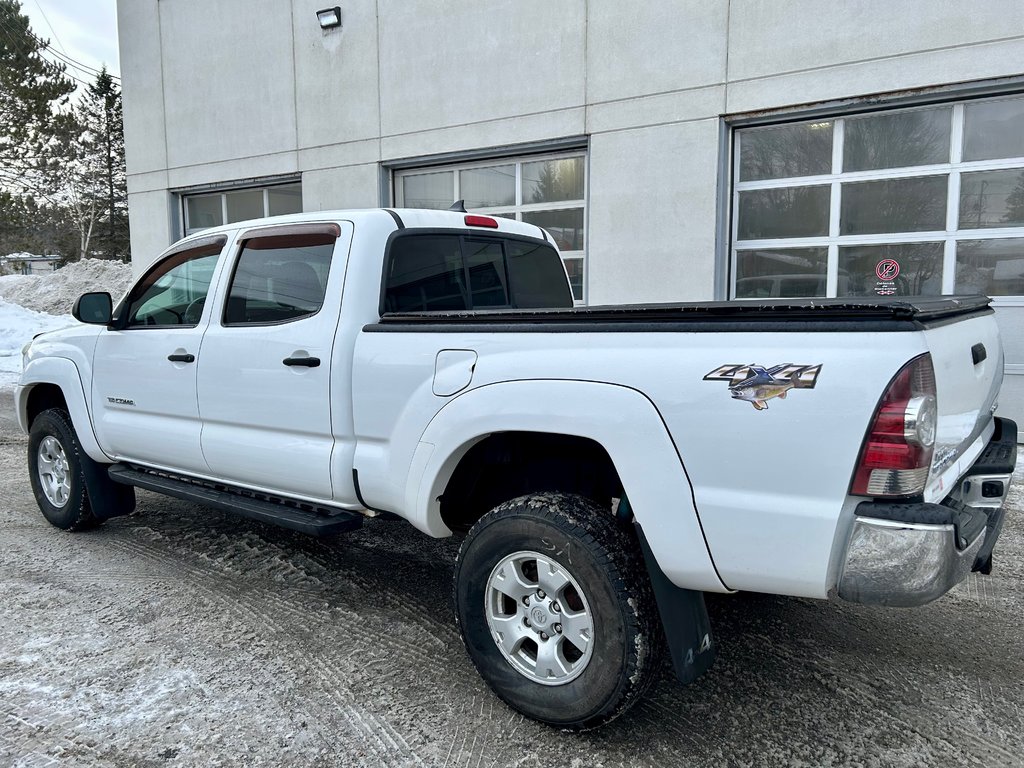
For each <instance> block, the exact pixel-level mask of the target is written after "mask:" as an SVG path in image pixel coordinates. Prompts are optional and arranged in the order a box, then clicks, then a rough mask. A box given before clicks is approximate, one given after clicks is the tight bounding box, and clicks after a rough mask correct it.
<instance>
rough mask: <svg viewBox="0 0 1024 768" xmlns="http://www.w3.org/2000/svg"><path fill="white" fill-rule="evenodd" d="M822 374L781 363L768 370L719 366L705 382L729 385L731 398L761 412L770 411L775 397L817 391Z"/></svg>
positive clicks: (808, 367) (815, 368)
mask: <svg viewBox="0 0 1024 768" xmlns="http://www.w3.org/2000/svg"><path fill="white" fill-rule="evenodd" d="M819 373H821V363H818V364H817V365H797V364H794V363H782V364H780V365H773V366H772V367H771V368H766V367H764V366H761V365H753V364H748V363H728V364H726V365H720V366H718V367H717V368H715V370H713V371H711V372H710V373H709V374H707V375H706V376H705V377H704V381H728V382H730V383H729V394H731V395H732V396H733V398H734V399H735V400H745V401H746V402H748V403H750V404H751V405H753V406H754V408H755V409H756V410H758V411H763V410H765V409H766V408H767V407H768V401H769V400H771V399H772V398H773V397H778V398H780V399H782V400H785V399H786V393H788V392H789V390H791V389H814V385H815V384H816V383H817V381H818V374H819Z"/></svg>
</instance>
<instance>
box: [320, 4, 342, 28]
mask: <svg viewBox="0 0 1024 768" xmlns="http://www.w3.org/2000/svg"><path fill="white" fill-rule="evenodd" d="M316 20H317V21H319V22H320V29H334V28H335V27H340V26H341V7H340V6H337V5H336V6H334V7H333V8H324V9H323V10H322V11H317V12H316Z"/></svg>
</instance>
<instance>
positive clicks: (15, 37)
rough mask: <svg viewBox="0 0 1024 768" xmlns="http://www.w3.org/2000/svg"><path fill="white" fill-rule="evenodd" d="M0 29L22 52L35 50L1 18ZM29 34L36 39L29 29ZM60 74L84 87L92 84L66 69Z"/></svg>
mask: <svg viewBox="0 0 1024 768" xmlns="http://www.w3.org/2000/svg"><path fill="white" fill-rule="evenodd" d="M0 30H3V31H4V32H5V33H6V36H7V39H8V40H9V41H10V42H11V43H12V44H13V45H15V46H18V47H20V49H21V52H22V53H24V54H26V55H28V54H31V53H34V52H35V51H33V50H32V49H31V48H30V47H29V45H28V43H27V42H26V41H25V40H24V39H23V38H22V37H21V36H20V35H19V34H18V30H16V29H12V28H11V27H10V26H8V25H7V24H6V23H4V21H3V19H0ZM29 35H31V36H32V37H33V38H35V39H36V40H37V41H38V38H36V37H35V35H32V32H31V30H30V31H29ZM44 47H45V46H44ZM50 63H51V64H56V62H50ZM61 75H62V76H63V77H67V78H69V79H71V80H74V81H75V82H76V83H78V84H80V85H84V86H86V87H89V86H91V85H92V83H90V82H87V81H85V80H82V79H81V78H80V77H76V76H75V75H73V74H72V73H70V72H68V71H67V70H66V69H65V70H64V71H63V72H62V73H61Z"/></svg>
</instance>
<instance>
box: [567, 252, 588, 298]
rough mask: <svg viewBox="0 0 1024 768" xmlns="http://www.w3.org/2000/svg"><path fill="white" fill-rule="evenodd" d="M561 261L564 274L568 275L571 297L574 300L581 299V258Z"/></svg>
mask: <svg viewBox="0 0 1024 768" xmlns="http://www.w3.org/2000/svg"><path fill="white" fill-rule="evenodd" d="M563 263H564V264H565V271H566V274H568V275H569V286H570V287H571V288H572V297H573V298H574V299H576V301H583V259H565V260H564V261H563Z"/></svg>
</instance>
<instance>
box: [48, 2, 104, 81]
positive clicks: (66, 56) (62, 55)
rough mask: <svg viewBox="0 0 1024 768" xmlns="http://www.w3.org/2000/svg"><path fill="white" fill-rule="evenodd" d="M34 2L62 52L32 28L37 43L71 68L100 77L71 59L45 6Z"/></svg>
mask: <svg viewBox="0 0 1024 768" xmlns="http://www.w3.org/2000/svg"><path fill="white" fill-rule="evenodd" d="M32 2H34V3H35V4H36V8H38V9H39V13H40V14H41V15H42V17H43V21H45V22H46V26H47V27H49V28H50V32H52V33H53V39H54V40H56V41H57V47H58V48H60V51H59V52H58V51H55V50H53V47H52V46H51V45H50V44H49V42H44V41H43V40H41V39H40V38H39V36H38V35H35V34H34V33H33V32H32V30H31V28H30V29H29V34H31V35H32V36H33V37H35V38H36V41H37V42H38V43H39V44H40V45H43V46H45V47H46V48H48V49H50V52H51V53H53V54H54V55H55V56H57V57H58V58H60V59H62V60H63V61H65V62H66V63H68V64H70V65H71V66H73V67H75V68H76V69H79V70H81V71H83V72H87V73H89V74H91V75H98V74H99V70H97V69H96V68H95V67H90V66H89V65H87V64H83V63H82V62H80V61H78V60H77V59H74V58H72V57H71V55H70V54H69V53H68V52H67V51H66V50H65V49H64V44H63V43H62V42H61V41H60V37H58V36H57V30H56V29H54V28H53V24H51V23H50V19H49V17H48V16H47V15H46V11H44V10H43V6H42V5H40V4H39V0H32ZM108 74H110V76H111V77H113V78H115V79H117V80H120V79H121V78H119V77H118V76H117V75H114V74H111V73H109V72H108Z"/></svg>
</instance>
